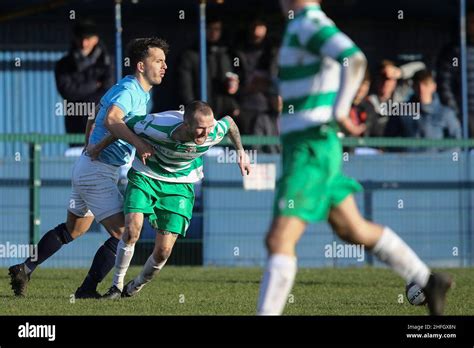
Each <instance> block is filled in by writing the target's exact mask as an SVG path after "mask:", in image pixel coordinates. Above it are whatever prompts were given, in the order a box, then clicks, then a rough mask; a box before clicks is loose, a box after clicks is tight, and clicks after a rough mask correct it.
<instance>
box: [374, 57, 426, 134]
mask: <svg viewBox="0 0 474 348" xmlns="http://www.w3.org/2000/svg"><path fill="white" fill-rule="evenodd" d="M424 68H425V64H424V63H422V62H412V63H408V64H404V65H402V66H401V67H397V66H396V65H395V63H394V62H392V61H390V60H383V61H382V62H381V64H380V66H379V69H378V75H377V87H376V88H377V91H376V93H375V94H372V95H370V96H369V101H370V102H371V103H372V105H373V107H374V109H375V112H376V113H377V114H378V117H377V120H376V121H375V123H376V126H375V129H374V132H375V134H376V136H380V135H383V134H385V133H386V127H387V123H388V121H389V116H390V115H387V114H384V112H383V110H382V105H383V104H392V105H394V104H396V103H401V102H405V101H407V99H408V95H409V93H410V89H411V87H410V85H409V79H410V78H411V77H412V76H413V74H414V73H415V72H416V71H418V70H421V69H424ZM389 132H390V131H389Z"/></svg>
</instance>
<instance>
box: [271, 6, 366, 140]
mask: <svg viewBox="0 0 474 348" xmlns="http://www.w3.org/2000/svg"><path fill="white" fill-rule="evenodd" d="M359 51H360V49H359V48H358V47H357V46H356V45H355V44H354V42H353V41H352V40H351V39H349V38H348V37H347V36H346V35H345V34H344V33H342V32H341V31H339V29H338V28H337V27H336V26H335V24H334V22H333V21H332V20H331V19H329V18H328V17H327V16H326V14H325V13H324V12H323V11H322V10H321V8H320V6H319V5H308V6H306V7H305V8H304V9H302V10H301V11H300V12H297V13H296V15H295V17H294V18H293V19H289V21H288V24H287V27H286V30H285V35H284V37H283V42H282V47H281V48H280V52H279V62H278V65H279V88H280V95H281V97H282V98H283V111H282V117H281V120H280V132H281V133H282V134H283V133H289V132H293V131H298V130H303V129H306V128H309V127H314V126H317V125H320V124H323V123H328V122H330V121H332V120H333V118H334V116H333V108H334V103H335V101H336V97H337V93H338V90H339V85H340V81H339V80H340V69H341V65H342V64H343V63H344V58H347V57H350V56H351V55H353V54H354V53H356V52H359Z"/></svg>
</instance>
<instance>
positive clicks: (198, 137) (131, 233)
mask: <svg viewBox="0 0 474 348" xmlns="http://www.w3.org/2000/svg"><path fill="white" fill-rule="evenodd" d="M122 126H123V127H128V128H129V129H131V130H132V131H133V132H134V133H135V134H137V135H138V136H140V138H141V139H144V140H145V141H146V142H148V143H149V144H152V145H153V147H154V149H155V154H154V155H153V156H152V157H150V158H148V160H147V161H146V164H144V163H142V162H141V161H140V160H138V159H135V160H134V161H133V166H132V169H130V171H129V172H128V186H127V190H126V193H125V203H124V211H125V233H124V235H123V237H122V240H121V241H120V244H119V248H118V250H117V258H116V262H115V275H114V279H113V284H112V287H111V288H110V289H109V291H108V292H107V293H106V294H105V295H104V298H106V299H118V298H120V297H124V296H125V297H130V296H133V295H135V294H137V293H138V291H140V290H141V289H142V288H143V286H144V285H145V284H146V283H148V282H149V281H151V279H153V277H154V276H156V275H157V274H158V273H159V272H160V270H161V269H162V268H163V267H164V265H165V263H166V261H167V260H168V258H169V257H170V255H171V251H172V249H173V246H174V244H175V242H176V239H177V238H178V236H179V235H181V236H182V237H185V236H186V230H187V229H188V226H189V223H190V220H191V216H192V211H193V206H194V185H193V183H195V182H197V181H199V180H200V179H202V178H203V167H202V158H201V156H202V155H204V154H205V153H206V152H207V151H208V150H209V149H210V148H211V147H212V146H214V145H217V144H218V143H219V142H221V141H222V139H224V137H225V135H226V134H227V133H229V136H230V139H231V141H232V143H233V144H234V146H235V148H236V150H237V151H238V158H239V161H238V165H239V167H240V171H241V173H242V175H248V174H249V173H250V163H249V160H248V157H247V155H246V154H245V152H244V150H243V147H242V143H241V140H240V133H239V129H238V128H237V126H236V124H235V122H234V120H233V119H232V118H231V117H230V116H226V117H224V118H222V119H221V120H219V121H216V120H215V118H214V114H213V112H212V109H211V108H210V106H209V105H208V104H207V103H204V102H201V101H194V102H191V103H190V104H189V105H187V106H186V108H185V111H184V114H183V113H182V112H179V111H166V112H162V113H158V114H149V115H145V116H135V117H129V118H127V119H126V120H125V123H123V125H122ZM128 128H127V129H128ZM111 133H112V135H114V136H116V137H121V133H119V132H114V131H112V132H111ZM100 150H101V148H100V147H96V148H94V151H95V153H97V152H98V151H100ZM145 216H146V217H147V218H148V219H149V221H150V224H151V225H152V226H153V227H154V229H155V231H156V232H157V233H156V240H155V247H154V250H153V253H152V254H151V255H150V257H149V258H148V260H147V261H146V263H145V265H144V267H143V270H142V272H141V273H140V275H138V276H137V277H136V278H135V279H133V280H131V281H130V282H128V283H127V284H126V285H125V287H124V278H125V274H126V272H127V270H128V267H129V265H130V261H131V260H132V257H133V253H134V249H135V243H136V242H137V241H138V239H139V237H140V231H141V229H142V226H143V219H144V217H145Z"/></svg>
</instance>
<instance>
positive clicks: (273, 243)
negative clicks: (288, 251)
mask: <svg viewBox="0 0 474 348" xmlns="http://www.w3.org/2000/svg"><path fill="white" fill-rule="evenodd" d="M265 245H266V247H267V250H268V252H269V253H270V254H274V253H278V252H279V251H280V249H282V248H283V247H284V246H285V240H284V239H282V238H281V237H279V236H278V235H276V234H274V233H269V234H267V237H266V238H265Z"/></svg>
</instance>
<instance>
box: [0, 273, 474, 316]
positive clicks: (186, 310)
mask: <svg viewBox="0 0 474 348" xmlns="http://www.w3.org/2000/svg"><path fill="white" fill-rule="evenodd" d="M139 271H140V268H138V267H133V268H131V269H130V270H129V273H128V275H127V280H128V279H131V277H132V276H135V275H137V274H138V272H139ZM447 271H448V272H449V273H451V274H453V275H454V277H455V281H456V287H455V289H453V290H452V291H451V292H450V295H449V299H448V305H447V310H446V314H450V315H474V300H473V295H472V285H473V284H474V269H449V270H447ZM7 273H8V272H7V270H6V269H0V274H1V276H0V315H254V314H255V307H256V302H257V295H258V288H259V283H260V277H261V275H262V270H261V269H255V268H251V269H248V268H212V267H207V268H204V267H172V266H167V267H165V268H164V269H163V271H162V272H161V274H160V275H159V276H158V277H157V278H156V279H154V280H153V281H152V282H151V283H150V284H148V285H147V286H146V287H145V288H144V289H143V290H142V291H141V292H140V293H139V294H138V295H137V296H136V297H133V298H126V299H121V300H119V301H112V302H111V301H101V300H76V301H75V303H71V301H70V300H71V294H73V293H74V291H75V289H76V287H77V286H78V285H79V284H80V283H81V281H82V279H83V277H84V275H85V274H86V270H84V269H79V270H78V269H57V270H56V269H38V270H37V271H36V272H35V274H34V275H33V277H32V280H31V282H30V284H29V288H28V293H27V297H25V298H15V297H14V296H13V295H12V292H11V290H10V287H9V277H8V274H7ZM110 282H111V275H109V276H108V277H107V279H106V280H105V281H104V282H103V283H102V284H101V285H100V287H99V291H100V292H101V293H104V292H105V291H106V290H107V288H108V286H109V284H110ZM292 295H293V296H292V297H290V300H291V299H292V300H293V301H292V303H289V304H288V305H287V307H286V310H285V314H290V315H424V314H426V308H424V307H416V306H411V305H410V304H408V302H407V300H406V298H405V296H404V283H403V281H402V280H401V279H400V278H399V277H397V276H396V275H395V274H394V273H392V272H391V271H389V270H387V269H379V268H354V269H347V268H345V269H329V268H327V269H301V270H299V272H298V276H297V279H296V285H295V287H294V288H293V290H292ZM400 295H403V296H400ZM400 297H401V298H403V303H399V302H398V301H399V298H400Z"/></svg>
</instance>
